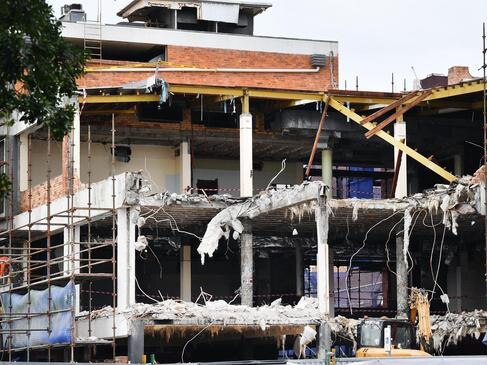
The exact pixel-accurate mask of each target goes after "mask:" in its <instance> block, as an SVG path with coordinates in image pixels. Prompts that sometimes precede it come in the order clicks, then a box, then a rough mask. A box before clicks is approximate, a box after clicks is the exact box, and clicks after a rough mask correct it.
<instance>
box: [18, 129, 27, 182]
mask: <svg viewBox="0 0 487 365" xmlns="http://www.w3.org/2000/svg"><path fill="white" fill-rule="evenodd" d="M28 170H29V133H28V132H24V133H22V134H20V135H19V190H20V191H26V190H27V189H28V188H29V186H28V184H29V182H28V178H29V174H28Z"/></svg>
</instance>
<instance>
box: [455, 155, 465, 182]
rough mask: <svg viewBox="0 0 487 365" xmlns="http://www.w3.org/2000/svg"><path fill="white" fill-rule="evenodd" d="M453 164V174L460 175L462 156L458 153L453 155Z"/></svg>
mask: <svg viewBox="0 0 487 365" xmlns="http://www.w3.org/2000/svg"><path fill="white" fill-rule="evenodd" d="M453 165H454V167H453V171H454V175H455V176H459V177H461V176H462V175H463V156H462V155H461V154H460V153H457V154H456V155H454V156H453Z"/></svg>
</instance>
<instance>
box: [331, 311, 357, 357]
mask: <svg viewBox="0 0 487 365" xmlns="http://www.w3.org/2000/svg"><path fill="white" fill-rule="evenodd" d="M359 322H360V321H359V320H357V319H353V318H346V317H343V316H336V317H335V318H333V319H332V320H331V321H330V323H329V324H330V328H331V331H332V332H333V333H334V334H335V335H336V336H340V337H341V338H344V339H348V340H350V341H352V343H353V346H354V349H355V348H356V346H357V341H356V338H357V326H358V324H359Z"/></svg>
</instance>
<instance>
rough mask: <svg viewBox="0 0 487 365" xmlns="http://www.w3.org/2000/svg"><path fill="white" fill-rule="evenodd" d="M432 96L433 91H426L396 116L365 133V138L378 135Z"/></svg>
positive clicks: (395, 114) (396, 113)
mask: <svg viewBox="0 0 487 365" xmlns="http://www.w3.org/2000/svg"><path fill="white" fill-rule="evenodd" d="M430 95H431V90H428V91H425V92H424V93H422V94H421V95H419V96H418V97H417V98H416V99H414V100H413V101H412V102H411V103H410V104H408V105H406V106H405V107H404V108H401V109H399V110H398V111H396V112H395V113H394V114H392V115H391V116H390V117H389V118H387V119H386V120H384V121H383V122H381V123H379V124H378V125H377V126H375V127H374V128H373V129H372V130H370V131H368V132H367V133H365V138H370V137H373V136H375V135H376V134H377V132H379V131H381V130H383V129H384V128H385V127H387V126H388V125H389V124H391V123H392V122H393V121H394V120H396V119H397V118H399V117H401V116H402V115H404V114H405V113H406V112H407V111H408V110H410V109H412V108H414V107H415V106H416V105H418V104H419V103H421V102H422V101H423V100H424V99H426V98H427V97H428V96H430Z"/></svg>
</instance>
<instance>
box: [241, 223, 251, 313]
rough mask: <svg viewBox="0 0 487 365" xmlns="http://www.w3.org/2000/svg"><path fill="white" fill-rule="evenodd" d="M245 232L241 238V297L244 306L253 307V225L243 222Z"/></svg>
mask: <svg viewBox="0 0 487 365" xmlns="http://www.w3.org/2000/svg"><path fill="white" fill-rule="evenodd" d="M242 223H243V225H244V230H243V232H242V235H241V238H240V280H241V287H240V297H241V299H242V300H241V303H242V305H248V306H249V307H252V305H253V299H254V298H253V297H254V278H253V274H254V255H253V247H252V244H253V243H252V223H251V222H250V221H249V220H244V221H243V222H242Z"/></svg>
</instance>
